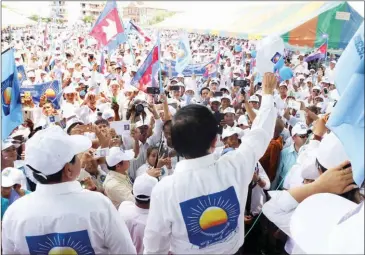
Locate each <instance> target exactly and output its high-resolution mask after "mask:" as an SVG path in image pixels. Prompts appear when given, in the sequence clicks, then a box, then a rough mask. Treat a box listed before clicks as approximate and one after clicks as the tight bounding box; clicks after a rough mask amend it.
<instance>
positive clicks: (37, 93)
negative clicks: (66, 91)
mask: <svg viewBox="0 0 365 255" xmlns="http://www.w3.org/2000/svg"><path fill="white" fill-rule="evenodd" d="M20 92H21V93H30V95H31V96H32V98H33V101H34V103H36V104H38V103H39V101H40V98H41V96H42V95H46V96H47V100H49V101H51V102H52V103H53V105H54V107H55V109H60V100H61V97H62V90H61V86H60V83H59V81H57V80H54V81H49V82H45V83H41V84H35V85H32V86H27V87H22V88H20Z"/></svg>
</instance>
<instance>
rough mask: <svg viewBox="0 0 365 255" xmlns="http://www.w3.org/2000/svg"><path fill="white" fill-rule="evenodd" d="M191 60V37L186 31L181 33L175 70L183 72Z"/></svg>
mask: <svg viewBox="0 0 365 255" xmlns="http://www.w3.org/2000/svg"><path fill="white" fill-rule="evenodd" d="M190 61H191V51H190V45H189V39H188V36H187V34H186V33H181V34H180V38H179V43H178V50H177V54H176V65H175V70H176V71H177V72H178V73H182V71H184V69H185V68H186V67H187V66H188V65H189V63H190Z"/></svg>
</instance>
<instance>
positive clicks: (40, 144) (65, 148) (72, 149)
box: [25, 126, 91, 175]
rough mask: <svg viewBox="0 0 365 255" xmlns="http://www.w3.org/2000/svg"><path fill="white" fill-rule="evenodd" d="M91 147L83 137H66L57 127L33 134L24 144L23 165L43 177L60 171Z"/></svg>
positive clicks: (88, 141) (89, 142)
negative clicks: (41, 174)
mask: <svg viewBox="0 0 365 255" xmlns="http://www.w3.org/2000/svg"><path fill="white" fill-rule="evenodd" d="M90 147H91V141H90V140H89V139H88V138H87V137H85V136H83V135H68V134H67V133H66V132H65V131H63V130H62V128H61V127H59V126H51V127H49V128H46V129H43V130H40V131H38V132H37V133H35V135H34V136H32V137H31V138H30V139H29V140H28V141H27V142H26V144H25V163H26V165H29V166H31V167H32V168H34V169H35V170H37V171H39V172H41V173H43V174H44V175H52V174H55V173H57V172H58V171H60V170H61V169H62V168H63V167H64V166H65V165H66V164H67V163H68V162H70V161H71V159H72V158H73V157H74V156H75V155H77V154H79V153H82V152H84V151H86V150H88V149H89V148H90Z"/></svg>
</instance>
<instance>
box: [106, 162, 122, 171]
mask: <svg viewBox="0 0 365 255" xmlns="http://www.w3.org/2000/svg"><path fill="white" fill-rule="evenodd" d="M105 164H106V167H107V168H108V170H109V171H116V170H117V165H118V164H120V165H123V161H121V162H119V163H118V164H116V165H115V166H109V165H108V163H106V162H105Z"/></svg>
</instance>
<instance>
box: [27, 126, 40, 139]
mask: <svg viewBox="0 0 365 255" xmlns="http://www.w3.org/2000/svg"><path fill="white" fill-rule="evenodd" d="M42 129H43V127H42V126H39V127H37V128H35V129H34V130H33V132H30V134H29V136H28V139H30V138H31V137H32V136H34V135H35V133H37V132H38V131H40V130H42Z"/></svg>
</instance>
